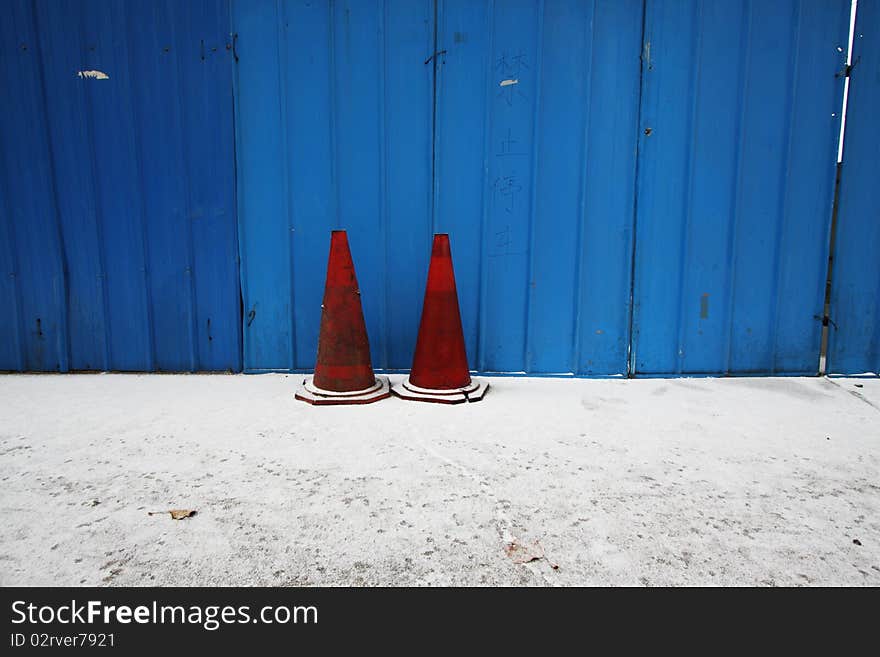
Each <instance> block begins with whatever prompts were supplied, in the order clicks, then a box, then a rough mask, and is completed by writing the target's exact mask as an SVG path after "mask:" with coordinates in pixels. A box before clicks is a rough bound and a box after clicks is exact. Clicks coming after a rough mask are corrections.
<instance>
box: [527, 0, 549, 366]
mask: <svg viewBox="0 0 880 657" xmlns="http://www.w3.org/2000/svg"><path fill="white" fill-rule="evenodd" d="M536 13H537V19H538V20H537V26H536V31H537V43H536V44H535V49H536V55H535V60H536V61H535V73H536V75H535V78H536V80H535V100H534V103H533V104H532V171H531V178H532V180H531V185H530V187H529V195H530V197H531V198H530V199H529V218H528V220H529V226H528V231H529V232H528V235H529V241H528V244H527V245H526V248H528V251H529V260H528V268H527V271H526V302H525V313H524V314H525V317H524V318H523V321H525V332H524V334H523V368H522V369H523V371H525V372H531V371H532V344H531V343H532V296H533V295H534V293H535V286H534V281H533V280H532V276H533V274H534V267H535V212H536V209H537V208H536V204H537V201H538V194H537V192H536V185H537V184H538V154H539V153H538V150H539V146H540V144H539V142H540V134H541V131H540V127H541V88H542V84H541V81H542V79H543V77H544V68H543V67H544V0H538V7H537V12H536Z"/></svg>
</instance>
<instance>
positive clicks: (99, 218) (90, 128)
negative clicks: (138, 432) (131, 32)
mask: <svg viewBox="0 0 880 657" xmlns="http://www.w3.org/2000/svg"><path fill="white" fill-rule="evenodd" d="M78 14H79V19H80V20H79V24H78V25H77V28H78V31H79V35H80V44H79V46H80V53H79V54H80V58H81V59H83V60H85V59H86V57H85V51H84V50H83V49H84V48H85V47H86V44H85V40H84V37H85V35H86V31H85V12H78ZM86 83H87V79H86V78H82V79H81V81H80V82H79V83H77V84H79V85H80V89H81V91H82V97H83V106H84V110H83V123H84V124H85V125H84V127H85V132H86V137H88V145H89V170H90V173H91V183H92V197H93V200H94V208H95V237H96V239H97V245H98V266H99V267H100V274H99V275H98V281H99V283H100V286H101V303H102V307H101V312H102V314H103V316H102V325H103V329H104V371H109V370H110V369H111V367H112V360H113V353H112V351H113V350H112V346H111V345H112V340H111V338H112V330H113V328H112V326H111V325H110V324H111V323H110V298H109V291H108V290H107V256H106V253H105V251H106V249H105V247H104V208H103V207H102V204H101V194H100V191H99V186H100V183H99V181H98V168H97V167H98V164H97V163H98V157H97V154H96V152H95V113H94V110H93V108H92V102H91V96H89V91H88V87H87V86H86Z"/></svg>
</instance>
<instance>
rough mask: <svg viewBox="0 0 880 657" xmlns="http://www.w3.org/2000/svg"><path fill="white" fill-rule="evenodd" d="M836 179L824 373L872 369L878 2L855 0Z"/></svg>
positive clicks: (877, 268) (879, 193)
mask: <svg viewBox="0 0 880 657" xmlns="http://www.w3.org/2000/svg"><path fill="white" fill-rule="evenodd" d="M852 61H853V68H852V74H851V78H850V88H849V102H848V107H847V118H846V139H845V140H844V152H843V171H842V173H841V181H840V201H839V207H838V223H837V238H836V244H835V252H834V275H833V279H832V296H831V320H832V324H831V328H830V339H829V351H828V371H829V372H832V373H841V374H860V373H864V372H874V373H877V374H880V187H878V185H877V163H878V162H880V135H878V132H877V125H876V123H877V108H878V107H880V2H877V1H876V0H861V1H860V2H859V6H858V13H857V15H856V29H855V38H854V39H853V58H852Z"/></svg>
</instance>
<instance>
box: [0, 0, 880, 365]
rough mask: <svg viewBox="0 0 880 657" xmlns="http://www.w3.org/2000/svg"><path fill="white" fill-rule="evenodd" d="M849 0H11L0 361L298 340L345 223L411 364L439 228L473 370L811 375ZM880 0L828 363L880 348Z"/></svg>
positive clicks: (394, 340)
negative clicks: (877, 114) (876, 178)
mask: <svg viewBox="0 0 880 657" xmlns="http://www.w3.org/2000/svg"><path fill="white" fill-rule="evenodd" d="M848 7H849V3H848V2H846V1H844V0H775V1H774V2H757V1H756V0H745V1H743V2H727V1H724V0H707V1H697V0H646V1H645V2H643V1H642V0H592V1H591V2H582V1H580V0H419V1H413V0H371V1H369V2H367V1H363V2H361V1H358V2H355V1H354V0H351V1H349V2H345V1H344V0H338V1H336V2H333V1H329V0H327V1H322V2H316V1H310V0H258V1H255V2H253V1H252V2H244V1H239V0H232V2H231V13H230V10H229V4H228V3H227V2H226V0H202V1H200V2H189V3H174V2H170V1H169V2H166V3H159V2H148V1H146V0H143V1H131V2H125V3H105V2H98V1H97V0H95V1H89V0H78V1H73V0H69V1H65V2H61V1H52V0H31V1H25V0H15V1H14V2H11V3H8V10H7V16H6V17H5V18H4V20H3V21H2V35H0V36H2V37H3V44H2V46H0V48H2V51H0V52H2V62H0V75H2V80H0V82H2V84H3V85H4V88H5V89H6V90H7V95H8V96H9V97H11V98H14V99H15V102H13V103H7V106H6V107H5V108H4V121H2V122H0V140H2V147H3V152H2V157H0V193H2V199H0V221H2V223H0V268H2V271H3V273H4V276H3V277H2V282H0V304H2V306H3V307H4V308H7V309H8V312H7V313H6V317H5V318H4V319H3V321H2V322H0V369H13V370H61V371H66V370H69V369H74V370H75V369H119V370H143V371H147V370H217V369H233V370H236V369H239V368H240V367H241V366H242V360H243V365H244V368H245V369H246V370H248V371H262V370H288V369H308V368H310V367H311V366H312V365H313V362H314V355H315V349H316V344H317V329H318V324H319V317H320V303H321V295H322V286H323V278H324V273H325V267H326V254H327V243H328V235H329V231H330V230H331V229H335V228H345V229H347V230H348V231H349V235H350V240H351V244H352V248H353V252H354V257H355V262H356V266H357V268H358V275H359V279H360V283H361V288H362V293H363V301H364V309H365V314H366V318H367V324H368V329H369V332H370V336H371V342H372V347H373V358H374V364H375V365H376V367H380V368H385V369H405V368H407V367H409V364H410V358H411V355H412V349H413V345H414V343H415V337H416V330H417V326H418V318H419V313H420V310H421V308H420V306H421V297H422V293H423V284H424V276H425V272H426V269H427V264H428V262H427V261H428V253H429V249H430V239H431V235H432V233H433V232H441V231H443V232H449V233H451V235H452V246H453V256H454V261H455V266H456V271H457V276H458V287H459V293H460V297H461V306H462V316H463V322H464V329H465V337H466V341H467V348H468V354H469V357H470V360H471V363H472V365H473V366H474V367H475V368H477V369H479V370H481V371H505V372H511V371H513V372H518V371H522V372H530V373H574V374H580V375H604V374H625V373H630V374H644V375H651V374H677V373H748V372H754V373H774V372H778V373H815V372H816V370H817V364H818V355H819V340H820V332H821V315H822V310H823V309H822V294H823V292H822V290H823V283H824V278H825V273H826V265H825V259H826V257H827V250H828V239H829V226H830V214H831V207H830V206H831V199H832V185H833V179H834V144H835V139H836V129H837V123H838V121H839V116H838V113H839V107H840V101H841V92H842V80H843V78H842V77H841V76H839V75H836V74H837V73H838V72H839V71H840V69H842V67H843V62H844V54H845V53H844V52H843V51H844V50H845V46H846V27H847V20H846V18H847V13H848ZM877 13H878V10H877V4H876V2H875V1H872V0H863V7H862V12H861V16H860V19H859V26H860V27H859V30H860V32H864V33H866V37H865V38H862V39H857V42H856V47H857V53H856V56H857V57H861V61H863V62H865V63H863V64H861V66H862V72H863V77H862V78H861V80H862V81H860V79H859V77H858V74H859V71H858V67H857V68H856V73H855V74H854V78H853V91H852V102H851V104H852V109H851V114H850V116H851V119H850V121H851V125H850V127H849V128H848V133H849V134H850V143H849V147H848V151H847V164H846V166H845V169H844V176H843V181H844V182H843V188H842V195H841V211H840V222H839V225H840V228H839V233H838V241H837V250H836V253H835V256H836V257H835V264H836V275H835V286H834V297H833V299H832V320H833V321H834V322H835V323H836V324H837V326H838V328H837V329H836V330H832V334H831V353H830V355H829V364H830V367H831V369H832V370H835V369H836V370H837V371H861V370H864V369H878V366H877V365H876V363H877V350H878V347H877V342H878V338H877V326H878V323H880V318H878V312H880V311H878V305H880V304H878V303H877V302H876V301H877V297H878V294H880V280H878V275H877V274H876V270H877V269H878V268H880V264H878V262H877V258H876V257H872V255H874V254H875V253H876V249H877V245H876V239H875V237H877V235H875V233H876V231H875V228H876V226H877V223H878V222H877V221H875V220H876V218H877V215H876V211H877V210H876V199H875V198H874V197H873V196H872V194H873V187H874V186H873V185H872V182H873V176H872V172H873V167H874V164H875V162H874V160H875V159H876V157H877V142H876V140H872V137H871V135H872V132H871V128H870V121H871V118H873V116H872V113H873V110H874V109H875V108H876V107H877V103H878V100H877V89H876V83H877V80H876V79H875V78H876V76H874V77H871V76H872V72H876V68H877V64H876V60H877V53H876V48H877V43H878V41H880V39H878V38H873V39H872V38H871V33H872V30H874V29H875V27H874V26H875V25H876V22H877ZM866 25H867V26H868V27H865V26H866ZM230 32H234V33H235V34H236V36H235V38H232V37H231V36H230ZM872 49H873V50H872ZM234 60H235V62H236V63H235V65H234V66H233V61H234ZM871 62H874V63H873V64H871ZM872 65H873V66H874V68H873V69H872V68H871V66H872ZM81 70H84V71H89V70H94V71H104V72H106V73H107V74H108V75H109V79H106V80H100V79H96V78H94V77H85V78H81V77H78V76H77V75H76V73H77V71H81ZM233 85H234V90H233ZM871 85H875V86H871ZM233 96H234V106H235V121H234V128H233ZM869 117H870V118H869ZM233 134H234V139H233ZM233 144H234V145H235V146H234V145H233ZM236 149H237V150H236ZM234 153H235V157H237V164H236V163H234V162H233V158H234ZM235 166H237V173H236V169H235V168H234V167H235ZM236 175H237V185H236V184H235V182H234V181H235V177H236ZM236 189H237V193H238V198H237V207H236V200H235V193H236ZM236 211H237V215H238V221H237V224H236ZM236 225H237V231H238V232H237V234H236ZM239 253H240V254H241V260H242V261H241V263H240V271H239V263H238V256H239ZM866 265H867V266H866ZM866 271H867V276H866V275H865V273H866ZM239 274H240V277H241V289H242V300H243V308H242V307H240V305H239V303H240V301H239ZM633 299H634V304H633V303H632V302H633ZM242 310H243V312H242ZM242 332H243V334H244V337H243V344H242Z"/></svg>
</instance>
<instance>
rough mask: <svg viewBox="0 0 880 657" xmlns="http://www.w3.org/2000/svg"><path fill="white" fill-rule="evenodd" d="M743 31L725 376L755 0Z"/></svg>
mask: <svg viewBox="0 0 880 657" xmlns="http://www.w3.org/2000/svg"><path fill="white" fill-rule="evenodd" d="M742 22H743V25H742V29H741V30H740V34H741V37H740V49H739V50H740V56H741V60H740V69H739V81H738V82H739V91H738V99H737V100H738V104H739V113H738V114H737V125H736V130H735V133H736V142H735V144H736V145H735V146H734V159H735V164H734V171H735V172H736V173H735V175H734V180H733V194H732V195H731V208H730V226H729V228H728V234H727V272H728V276H729V282H728V286H729V288H728V290H727V336H726V342H727V344H726V345H725V349H724V354H725V356H724V358H725V360H724V374H725V375H729V374H730V352H731V349H732V346H733V301H734V294H735V290H736V242H737V237H738V235H739V209H740V201H741V196H742V174H743V157H742V145H743V142H744V140H743V133H744V132H745V128H744V116H745V113H746V98H747V90H748V88H749V79H748V75H746V71H747V70H748V65H749V57H750V56H751V52H752V40H751V29H752V3H751V0H744V2H743V17H742Z"/></svg>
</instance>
